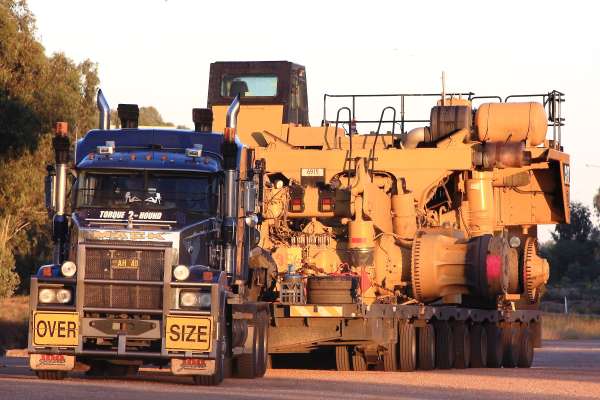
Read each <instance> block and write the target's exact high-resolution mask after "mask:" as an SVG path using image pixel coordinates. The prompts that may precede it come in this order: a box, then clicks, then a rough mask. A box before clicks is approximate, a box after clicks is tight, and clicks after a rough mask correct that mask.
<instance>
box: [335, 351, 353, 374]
mask: <svg viewBox="0 0 600 400" xmlns="http://www.w3.org/2000/svg"><path fill="white" fill-rule="evenodd" d="M335 369H336V370H338V371H350V370H351V368H350V352H349V351H348V346H336V347H335Z"/></svg>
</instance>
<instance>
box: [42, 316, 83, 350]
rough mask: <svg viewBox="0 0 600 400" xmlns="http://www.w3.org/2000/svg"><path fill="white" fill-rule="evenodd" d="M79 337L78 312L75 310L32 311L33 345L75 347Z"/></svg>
mask: <svg viewBox="0 0 600 400" xmlns="http://www.w3.org/2000/svg"><path fill="white" fill-rule="evenodd" d="M78 337H79V314H78V313H76V312H74V313H73V312H48V311H44V312H39V311H36V312H34V313H33V344H34V345H35V346H64V347H75V346H77V344H78Z"/></svg>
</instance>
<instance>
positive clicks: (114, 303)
mask: <svg viewBox="0 0 600 400" xmlns="http://www.w3.org/2000/svg"><path fill="white" fill-rule="evenodd" d="M164 264H165V250H164V249H149V248H138V249H123V248H118V249H111V248H104V247H86V249H85V280H86V281H87V280H89V279H94V280H100V279H101V280H106V282H105V283H104V282H102V283H99V282H93V283H88V282H85V296H84V307H94V308H127V309H133V310H134V309H161V308H162V286H154V285H153V286H150V285H143V284H140V285H136V284H134V283H131V284H122V283H111V281H116V280H119V281H133V282H135V281H153V282H161V281H162V280H163V271H164Z"/></svg>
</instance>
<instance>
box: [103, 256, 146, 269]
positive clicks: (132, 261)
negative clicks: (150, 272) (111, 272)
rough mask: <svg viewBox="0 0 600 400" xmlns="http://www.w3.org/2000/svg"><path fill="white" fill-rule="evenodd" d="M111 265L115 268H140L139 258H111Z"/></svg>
mask: <svg viewBox="0 0 600 400" xmlns="http://www.w3.org/2000/svg"><path fill="white" fill-rule="evenodd" d="M110 267H111V268H113V269H138V268H139V267H140V259H139V258H111V259H110Z"/></svg>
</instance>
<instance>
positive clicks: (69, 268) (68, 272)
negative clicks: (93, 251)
mask: <svg viewBox="0 0 600 400" xmlns="http://www.w3.org/2000/svg"><path fill="white" fill-rule="evenodd" d="M60 272H61V273H62V274H63V276H64V277H67V278H72V277H74V276H75V273H76V272H77V265H75V263H74V262H73V261H65V262H64V263H63V265H61V266H60Z"/></svg>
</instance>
